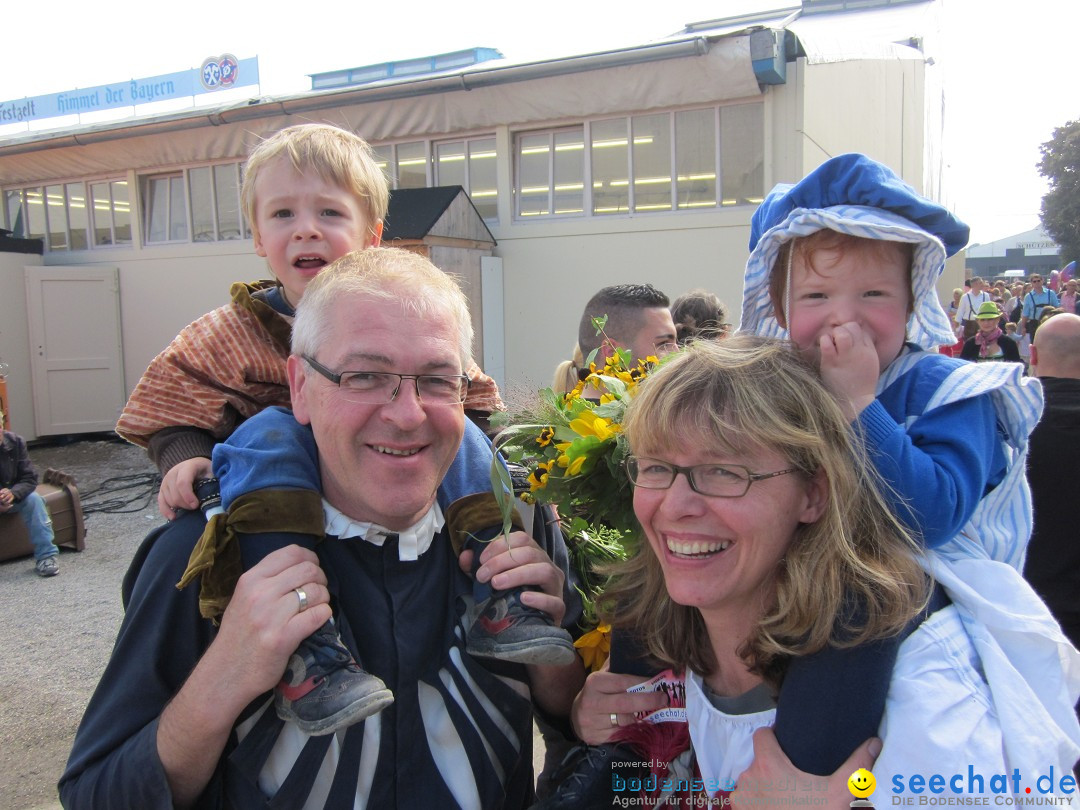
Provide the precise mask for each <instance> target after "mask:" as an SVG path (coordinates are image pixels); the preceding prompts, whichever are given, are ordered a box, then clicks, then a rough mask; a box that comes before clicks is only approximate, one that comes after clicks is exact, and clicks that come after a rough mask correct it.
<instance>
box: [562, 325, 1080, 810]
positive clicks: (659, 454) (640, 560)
mask: <svg viewBox="0 0 1080 810" xmlns="http://www.w3.org/2000/svg"><path fill="white" fill-rule="evenodd" d="M623 429H624V434H625V436H626V438H627V440H628V443H629V452H630V456H629V458H628V461H627V465H626V466H627V471H628V473H629V477H630V480H631V482H632V483H633V485H634V493H633V498H634V512H635V514H636V515H637V518H638V520H639V521H640V523H641V527H642V531H643V533H644V540H643V542H642V543H641V544H640V545H639V547H638V548H637V550H636V552H635V553H634V554H633V555H632V556H631V557H630V558H629V559H627V560H626V561H625V562H622V563H617V564H615V565H613V566H611V568H610V572H611V573H612V574H613V576H614V580H613V584H612V585H611V587H610V589H609V590H608V591H607V593H606V595H605V601H604V602H603V603H602V604H603V605H604V606H603V607H602V613H603V619H604V620H605V621H610V622H612V623H613V624H614V625H615V626H617V627H623V628H626V629H629V630H632V631H633V632H634V633H635V635H636V636H637V637H638V638H639V639H641V642H642V644H643V645H644V646H645V647H646V649H647V651H648V652H649V654H650V655H651V656H652V657H653V658H654V659H655V660H656V661H657V662H658V664H659V665H660V666H666V667H669V668H671V670H672V672H673V675H674V676H676V677H677V676H678V675H679V673H683V676H684V683H685V710H686V716H687V721H688V732H689V733H688V739H687V740H686V744H687V745H688V748H687V749H686V751H684V752H682V753H680V754H679V755H678V756H676V757H675V758H674V760H672V762H671V763H670V764H667V765H666V767H663V766H662V767H661V768H660V769H659V771H660V773H658V774H657V777H658V779H657V781H656V782H655V783H652V782H651V777H650V779H649V780H645V781H647V782H649V783H650V786H651V785H656V786H657V787H656V790H655V791H654V792H653V794H652V795H651V796H650V801H649V802H648V803H649V805H650V806H663V802H664V801H668V802H669V803H670V804H671V805H673V806H680V807H685V806H700V805H702V804H703V803H704V801H705V800H706V798H708V799H710V800H712V801H713V802H714V803H724V804H727V803H730V804H731V806H736V805H738V804H740V803H744V804H745V803H754V802H755V801H757V802H758V803H762V804H764V803H767V802H772V803H776V804H781V803H801V802H799V800H798V799H795V800H794V801H793V800H792V799H779V800H778V799H777V798H776V797H777V795H778V794H779V793H782V792H787V791H791V792H796V793H803V794H807V793H812V794H814V801H813V803H814V804H824V803H825V802H823V801H821V800H823V799H827V800H828V803H829V804H831V806H834V807H836V806H841V804H842V806H844V807H846V806H847V805H848V802H849V800H850V798H851V797H850V795H849V793H848V789H847V786H846V780H847V778H848V776H849V774H851V772H852V771H853V770H854V769H855V768H858V767H864V768H873V774H874V776H875V777H876V780H877V783H878V785H879V786H880V787H882V788H883V787H884V786H886V785H889V786H890V791H891V794H892V798H893V801H894V802H895V801H897V800H898V798H899V797H908V796H913V795H915V794H917V793H921V792H922V791H923V790H924V789H925V784H924V785H923V786H920V785H918V784H916V780H915V779H914V778H913V777H911V775H912V774H923V775H929V774H944V775H945V777H944V778H945V779H946V780H948V779H949V775H955V774H960V775H962V777H961V778H962V779H963V780H964V781H965V785H967V784H970V782H969V781H968V778H969V774H972V773H974V774H980V775H982V776H981V778H980V780H979V781H980V783H981V784H982V785H983V788H982V790H983V791H984V792H985V790H986V785H987V784H988V783H989V780H990V778H991V776H992V775H993V774H1012V773H1014V772H1015V771H1014V769H1018V771H1019V773H1020V774H1022V775H1023V778H1024V780H1026V781H1025V782H1023V783H1021V784H1017V785H1016V786H1015V787H1014V786H1012V783H1011V782H1010V783H1009V787H1008V792H1009V793H1020V794H1021V795H1023V785H1024V784H1030V783H1032V782H1033V781H1034V780H1035V778H1036V776H1037V775H1038V774H1047V773H1049V772H1050V771H1049V769H1050V768H1051V767H1053V769H1054V770H1053V773H1054V774H1055V775H1056V776H1055V777H1052V779H1051V781H1052V782H1053V784H1052V785H1051V786H1050V792H1052V793H1057V794H1060V795H1062V796H1064V795H1065V794H1067V793H1071V787H1070V785H1069V784H1068V780H1066V783H1062V784H1059V783H1058V782H1057V781H1054V780H1056V779H1057V778H1058V777H1060V776H1061V775H1062V774H1067V773H1068V772H1069V769H1070V768H1071V767H1072V764H1073V762H1074V761H1075V760H1076V758H1077V756H1080V726H1078V725H1077V723H1076V720H1075V718H1074V717H1073V716H1072V712H1071V710H1070V709H1071V705H1072V703H1073V702H1074V701H1075V699H1076V697H1077V695H1078V694H1080V672H1078V669H1077V666H1078V658H1080V656H1078V654H1077V652H1076V651H1075V650H1074V649H1073V648H1072V647H1071V646H1070V645H1069V644H1068V643H1067V642H1066V641H1065V639H1064V638H1063V637H1061V634H1060V630H1058V629H1057V626H1056V624H1055V623H1054V622H1053V620H1052V618H1051V617H1050V616H1049V615H1048V614H1046V612H1045V609H1044V610H1043V611H1042V612H1039V611H1035V612H1034V613H1031V614H1026V615H1023V616H1016V617H1014V618H1013V619H1012V621H1011V623H1010V624H1011V627H1010V630H1011V631H1012V632H1021V633H1022V632H1023V631H1025V630H1027V629H1031V628H1034V627H1036V626H1037V627H1039V628H1040V630H1041V631H1042V632H1053V633H1055V634H1056V636H1057V637H1058V638H1059V639H1060V642H1061V643H1060V646H1059V648H1058V652H1059V653H1060V657H1059V658H1058V657H1055V658H1041V659H1040V663H1039V668H1040V673H1039V678H1040V682H1041V684H1042V685H1044V686H1045V687H1046V688H1045V689H1044V690H1043V691H1040V692H1039V695H1038V697H1036V695H1035V694H1034V693H1027V694H1021V693H1015V694H1013V695H1012V696H1011V697H1012V699H1013V700H1014V701H1015V702H1016V705H1014V706H1005V705H1001V704H995V702H994V701H993V699H992V698H991V697H990V696H989V694H988V691H987V684H986V681H985V677H984V674H983V669H982V668H983V666H984V663H985V661H986V659H985V658H984V657H983V653H982V650H983V649H984V648H983V644H984V639H983V638H981V637H974V638H973V637H972V636H970V635H969V634H968V631H967V630H966V625H965V623H964V622H963V621H962V619H961V616H960V613H959V612H958V611H957V609H956V607H955V606H954V605H952V604H950V603H949V600H948V598H947V597H946V596H945V595H944V594H943V592H942V590H941V588H939V587H936V586H935V585H934V583H933V581H932V580H931V579H930V577H928V576H927V575H926V574H925V573H924V572H923V571H922V570H921V568H922V566H923V562H922V559H921V557H922V552H921V551H920V548H919V544H918V543H917V542H916V541H915V539H914V538H913V537H912V536H911V534H910V532H909V531H908V530H907V529H906V528H905V526H904V525H903V523H901V522H900V521H899V520H898V519H897V518H896V517H895V516H894V514H893V513H892V510H890V508H889V507H888V505H887V502H886V501H885V500H884V499H883V497H882V496H881V494H880V486H881V484H880V479H879V478H878V477H877V475H876V473H875V472H874V470H873V467H872V465H871V464H870V463H869V462H868V460H867V457H866V454H865V451H864V449H863V448H862V447H861V446H860V445H859V444H858V443H857V440H856V438H855V435H854V434H853V433H852V431H851V430H850V429H849V425H848V421H847V418H846V416H845V415H844V413H843V412H842V410H841V409H840V408H839V407H838V406H837V403H836V401H835V400H834V399H833V397H832V396H831V395H830V393H829V392H828V391H827V390H826V389H825V388H824V387H823V386H822V384H821V381H820V379H819V377H818V376H817V374H816V373H815V371H814V370H813V369H812V368H811V367H810V366H809V365H807V364H806V362H805V361H804V360H803V359H802V358H801V357H799V356H798V354H797V353H796V352H795V351H793V350H792V349H791V348H790V346H789V345H788V344H786V343H784V342H780V341H776V340H771V339H767V338H760V337H754V336H749V335H737V336H735V337H733V338H731V339H729V340H726V341H720V342H697V343H694V344H693V345H691V346H690V347H688V348H687V349H686V350H684V352H682V353H680V354H679V355H678V356H676V357H675V358H674V359H672V360H670V361H669V362H667V363H665V364H663V365H662V366H661V367H660V368H658V369H657V370H655V371H654V372H653V373H652V374H650V375H649V377H648V378H647V379H646V380H645V381H644V382H643V383H642V384H641V387H640V389H639V393H638V395H637V396H636V397H635V398H634V400H633V401H632V402H631V403H630V406H629V408H628V410H627V414H626V418H625V420H624V423H623ZM1020 587H1026V586H1025V585H1024V584H1023V583H1021V585H1020ZM994 597H995V599H998V600H1000V601H1001V602H1002V603H1003V604H1009V605H1012V604H1017V602H1018V601H1019V602H1024V600H1023V599H1022V598H1021V599H1019V600H1017V599H1016V598H1015V597H1016V594H1013V593H1010V592H999V593H995V594H994ZM1036 604H1038V603H1036ZM614 606H617V610H613V607H614ZM897 635H899V636H900V637H901V638H903V641H902V643H901V644H900V647H899V652H898V655H897V657H896V659H895V664H893V665H892V667H891V677H890V678H889V682H888V692H887V698H886V701H885V710H884V715H883V717H882V719H881V722H880V726H879V727H878V733H879V739H870V740H868V741H866V742H864V743H863V744H861V745H859V746H857V747H856V748H855V750H854V752H853V753H852V755H851V757H849V759H848V760H847V761H846V762H844V763H843V764H842V765H841V766H840V768H839V769H838V770H837V772H836V773H835V774H834V775H833V776H831V777H829V778H828V780H827V782H825V783H823V782H822V780H819V779H815V777H813V776H811V775H810V774H807V773H803V772H799V771H797V770H796V769H795V768H794V767H793V766H792V765H791V762H790V760H789V759H788V758H787V757H786V756H785V755H784V754H783V752H782V751H781V750H780V748H779V746H778V745H777V743H776V739H775V737H774V735H773V731H772V730H771V729H770V728H769V727H770V726H772V725H773V724H774V723H777V724H778V723H780V722H781V720H782V718H783V717H784V716H785V715H787V716H788V717H789V718H791V717H795V716H798V715H799V714H800V713H801V712H804V711H805V710H807V709H809V708H811V707H810V706H808V705H807V704H813V703H816V702H817V701H819V700H821V699H822V698H823V697H827V696H823V695H821V694H820V692H814V691H811V692H807V691H801V692H797V693H790V692H789V691H788V683H787V675H788V673H789V671H790V669H791V667H792V665H793V663H794V662H797V661H799V660H800V659H804V658H809V657H814V656H817V655H820V654H821V653H822V651H824V650H830V651H832V653H833V655H834V656H838V660H837V666H836V669H835V672H834V676H835V680H834V682H833V683H832V684H831V687H832V688H833V689H835V690H836V692H837V693H838V694H843V695H845V696H846V697H845V698H843V699H848V700H850V699H851V698H852V697H853V696H859V697H860V698H861V697H862V694H863V684H861V683H857V682H855V683H853V682H851V681H849V680H848V673H847V672H846V671H845V669H844V667H843V655H845V654H847V653H849V652H851V651H852V650H855V649H859V648H865V647H866V646H867V645H871V646H872V645H873V644H874V643H875V640H880V639H886V638H891V637H895V636H897ZM1063 666H1064V667H1067V669H1063ZM639 680H640V678H635V677H632V676H625V675H620V674H617V673H614V672H604V671H600V672H596V673H593V674H591V675H590V676H589V677H588V679H587V680H586V684H585V687H584V689H583V690H582V692H581V693H580V694H579V696H578V697H577V699H576V700H575V704H574V709H573V713H572V717H573V721H574V726H575V729H576V730H577V732H578V734H579V735H580V737H581V738H582V739H583V740H585V741H586V742H589V743H593V744H600V743H603V742H605V741H610V740H612V739H628V740H631V741H634V740H638V741H640V740H648V739H650V738H649V737H648V736H647V735H644V734H643V733H642V728H641V727H642V726H643V725H644V724H641V723H638V722H637V717H638V715H639V713H642V712H649V711H652V710H655V709H657V708H659V707H661V706H663V705H664V704H665V702H666V699H665V696H664V695H663V694H658V693H655V692H634V693H630V692H627V689H628V688H629V687H631V686H634V685H635V684H637V682H638V681H639ZM1057 690H1060V692H1058V691H1057ZM838 699H841V698H838ZM1066 713H1068V718H1066V717H1065V714H1066ZM1018 718H1022V723H1020V724H1018V722H1017V721H1018ZM1035 718H1038V719H1035ZM1032 728H1038V729H1039V733H1038V734H1031V733H1030V731H1031V729H1032ZM799 733H801V734H802V735H804V736H806V737H808V738H810V739H813V738H815V737H816V735H817V733H818V730H817V729H816V728H815V727H814V726H813V725H809V724H803V725H802V726H801V727H800V728H799ZM875 755H876V761H875V759H874V757H875ZM646 756H647V752H645V753H643V754H642V757H643V758H644V757H646ZM665 763H666V760H665ZM671 774H678V775H680V776H681V775H684V774H685V775H686V779H685V780H684V781H683V782H681V783H679V782H678V780H672V782H669V783H668V784H667V786H668V787H674V788H679V787H680V784H681V786H682V788H683V789H684V790H685V789H686V788H689V790H690V791H691V793H690V795H686V793H685V792H684V793H682V794H681V795H680V794H679V793H678V791H676V793H675V794H674V795H671V793H670V792H669V793H668V795H664V791H663V786H664V784H665V782H664V780H665V777H666V776H670V775H671ZM694 777H697V779H698V780H699V781H697V782H694V781H693V778H694ZM909 777H911V778H910V779H909ZM926 778H927V776H924V777H923V780H924V782H925V779H926ZM1070 779H1071V777H1070ZM702 789H703V790H704V792H705V793H707V794H708V797H705V796H702V795H700V793H694V791H695V790H702ZM967 789H968V790H970V791H972V792H974V791H975V790H976V788H974V787H970V788H967ZM819 791H820V792H819ZM729 794H731V795H729ZM759 796H764V797H769V798H759ZM680 800H681V801H682V802H683V804H677V802H678V801H680ZM878 806H881V805H880V804H879V805H878Z"/></svg>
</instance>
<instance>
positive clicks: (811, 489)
mask: <svg viewBox="0 0 1080 810" xmlns="http://www.w3.org/2000/svg"><path fill="white" fill-rule="evenodd" d="M828 504H829V476H828V474H826V472H825V470H823V469H818V471H817V472H816V473H814V475H813V476H812V477H811V478H810V481H809V482H808V483H807V486H806V500H805V502H804V503H803V508H802V511H801V512H800V513H799V523H817V522H818V520H820V519H821V516H822V515H823V514H825V507H826V506H828Z"/></svg>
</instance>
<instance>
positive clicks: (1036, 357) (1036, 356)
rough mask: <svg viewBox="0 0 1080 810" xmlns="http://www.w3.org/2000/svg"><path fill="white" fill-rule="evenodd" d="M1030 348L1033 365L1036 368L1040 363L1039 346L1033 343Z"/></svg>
mask: <svg viewBox="0 0 1080 810" xmlns="http://www.w3.org/2000/svg"><path fill="white" fill-rule="evenodd" d="M1028 349H1029V350H1030V351H1031V367H1032V368H1035V366H1037V365H1039V347H1038V346H1036V345H1035V344H1032V345H1031V346H1029V347H1028Z"/></svg>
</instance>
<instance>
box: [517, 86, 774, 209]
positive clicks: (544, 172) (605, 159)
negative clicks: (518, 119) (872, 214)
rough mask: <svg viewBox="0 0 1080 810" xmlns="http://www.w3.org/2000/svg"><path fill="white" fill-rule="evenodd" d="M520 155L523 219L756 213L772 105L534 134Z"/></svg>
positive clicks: (524, 140) (521, 137)
mask: <svg viewBox="0 0 1080 810" xmlns="http://www.w3.org/2000/svg"><path fill="white" fill-rule="evenodd" d="M586 144H588V150H587V151H586V150H585V148H584V147H585V145H586ZM514 150H515V185H514V193H515V209H514V214H515V216H516V217H518V218H525V217H537V216H611V215H624V216H625V215H631V216H633V215H636V214H643V213H651V212H655V211H682V210H695V209H709V208H717V207H718V206H728V205H756V204H758V203H760V202H761V198H762V196H763V194H764V188H763V185H764V155H765V144H764V106H763V105H762V104H739V105H731V106H724V107H707V108H703V109H697V110H683V111H678V112H669V113H656V114H649V115H636V116H629V117H621V118H609V119H603V120H597V121H589V122H586V123H585V124H584V125H582V126H580V127H573V128H565V129H558V130H552V131H548V132H524V133H520V134H518V135H517V137H516V138H515V146H514ZM586 156H587V161H586ZM718 192H719V194H718Z"/></svg>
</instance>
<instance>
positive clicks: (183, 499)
mask: <svg viewBox="0 0 1080 810" xmlns="http://www.w3.org/2000/svg"><path fill="white" fill-rule="evenodd" d="M213 474H214V467H213V465H212V464H211V463H210V459H208V458H206V457H204V456H198V457H196V458H189V459H186V460H184V461H181V462H180V463H179V464H177V465H176V466H175V467H172V468H171V469H170V470H169V471H168V472H167V473H165V475H164V476H162V479H161V489H159V490H158V496H157V505H158V511H159V512H161V516H162V517H163V518H165V519H166V520H175V519H176V510H177V509H198V508H199V499H198V498H196V497H195V482H196V481H200V480H202V479H203V478H210V477H211V476H212V475H213Z"/></svg>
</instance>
